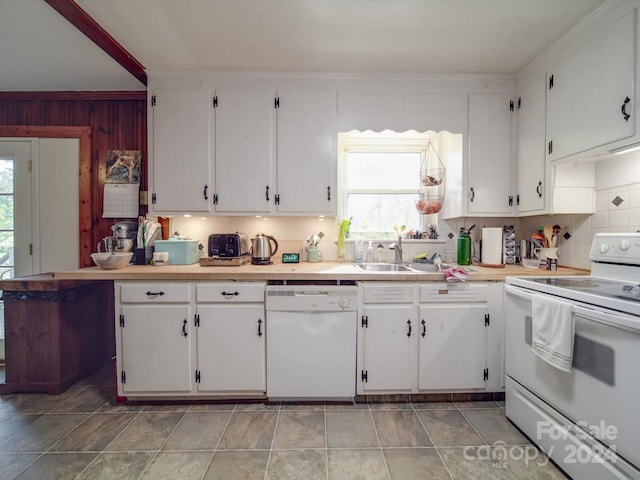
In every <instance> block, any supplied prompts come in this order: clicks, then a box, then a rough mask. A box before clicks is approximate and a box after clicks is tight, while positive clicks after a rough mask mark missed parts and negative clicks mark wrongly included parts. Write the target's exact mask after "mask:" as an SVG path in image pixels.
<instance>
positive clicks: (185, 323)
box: [182, 318, 188, 338]
mask: <svg viewBox="0 0 640 480" xmlns="http://www.w3.org/2000/svg"><path fill="white" fill-rule="evenodd" d="M182 335H184V336H185V338H186V337H187V335H188V334H187V319H186V318H185V319H184V322H182Z"/></svg>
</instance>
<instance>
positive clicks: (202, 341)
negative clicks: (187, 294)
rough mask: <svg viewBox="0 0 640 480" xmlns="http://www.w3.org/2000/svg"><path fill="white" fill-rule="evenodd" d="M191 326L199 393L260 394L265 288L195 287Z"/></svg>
mask: <svg viewBox="0 0 640 480" xmlns="http://www.w3.org/2000/svg"><path fill="white" fill-rule="evenodd" d="M247 287H248V288H247ZM216 288H217V289H221V292H219V295H217V294H215V293H214V292H215V289H216ZM225 289H226V290H225ZM227 290H228V291H227ZM223 292H224V293H226V295H223V294H222V293H223ZM236 292H237V293H238V295H236ZM211 293H214V295H211ZM206 302H212V303H206ZM216 302H217V303H216ZM195 324H196V330H197V337H196V338H197V353H198V355H197V366H196V384H197V387H196V388H197V390H198V392H201V393H204V392H209V393H211V392H214V393H218V394H225V395H229V394H236V393H238V394H240V393H242V394H247V393H255V394H256V395H263V394H264V393H265V391H266V377H265V372H266V364H265V338H266V337H265V315H264V284H257V285H246V284H244V285H236V284H228V283H226V284H220V285H217V286H212V285H211V284H209V285H198V287H197V303H196V321H195Z"/></svg>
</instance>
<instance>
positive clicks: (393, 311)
mask: <svg viewBox="0 0 640 480" xmlns="http://www.w3.org/2000/svg"><path fill="white" fill-rule="evenodd" d="M415 321H416V309H415V307H414V306H413V305H408V306H406V305H398V306H396V305H384V306H382V305H375V306H372V305H366V306H365V308H364V311H363V318H362V320H361V327H362V328H361V329H360V331H361V336H362V346H363V347H364V352H363V358H362V361H363V362H362V363H363V365H362V368H361V369H360V382H359V384H360V385H361V386H362V393H372V392H378V391H383V390H393V391H395V392H409V391H411V389H412V385H413V368H412V358H413V357H414V352H413V344H414V342H413V338H412V335H413V336H415V334H414V333H413V328H414V326H415ZM409 328H411V329H412V332H411V333H410V332H409Z"/></svg>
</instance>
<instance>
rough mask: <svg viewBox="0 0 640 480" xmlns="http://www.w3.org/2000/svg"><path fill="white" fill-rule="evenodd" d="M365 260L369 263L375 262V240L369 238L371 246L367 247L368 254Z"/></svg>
mask: <svg viewBox="0 0 640 480" xmlns="http://www.w3.org/2000/svg"><path fill="white" fill-rule="evenodd" d="M364 261H365V262H367V263H372V262H375V256H374V252H373V242H372V241H371V240H369V246H368V247H367V255H366V256H365V258H364Z"/></svg>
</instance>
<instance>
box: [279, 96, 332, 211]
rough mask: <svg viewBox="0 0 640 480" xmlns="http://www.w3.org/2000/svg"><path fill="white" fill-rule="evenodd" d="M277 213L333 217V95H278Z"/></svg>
mask: <svg viewBox="0 0 640 480" xmlns="http://www.w3.org/2000/svg"><path fill="white" fill-rule="evenodd" d="M278 98H279V107H278V196H279V202H278V212H280V213H308V214H313V215H318V214H326V215H335V211H336V210H335V206H336V198H337V192H336V191H335V188H334V181H333V177H334V175H335V173H334V172H335V171H336V167H335V157H336V155H335V148H334V143H335V142H334V133H333V132H334V129H333V119H334V117H335V112H336V94H335V93H334V92H295V91H284V92H283V91H280V92H278Z"/></svg>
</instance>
